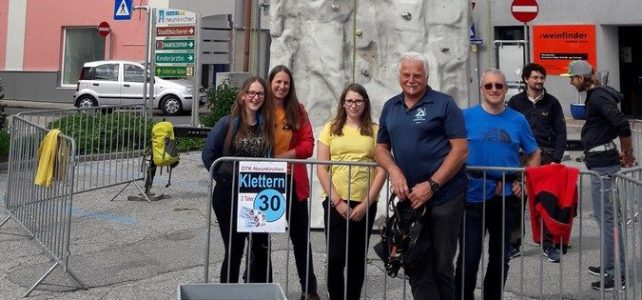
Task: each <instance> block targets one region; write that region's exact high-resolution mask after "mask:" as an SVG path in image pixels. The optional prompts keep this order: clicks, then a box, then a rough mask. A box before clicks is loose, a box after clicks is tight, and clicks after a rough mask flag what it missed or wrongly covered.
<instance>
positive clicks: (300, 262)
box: [250, 175, 317, 294]
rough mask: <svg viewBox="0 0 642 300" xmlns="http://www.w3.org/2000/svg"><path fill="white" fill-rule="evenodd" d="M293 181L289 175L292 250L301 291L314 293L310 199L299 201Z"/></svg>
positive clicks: (315, 288) (315, 287)
mask: <svg viewBox="0 0 642 300" xmlns="http://www.w3.org/2000/svg"><path fill="white" fill-rule="evenodd" d="M292 183H293V182H290V175H288V180H287V187H286V191H287V204H288V206H287V210H286V213H285V214H286V217H287V220H288V230H289V233H290V240H291V241H292V250H293V252H294V261H295V264H296V270H297V273H298V274H299V283H300V284H301V291H305V293H308V294H312V293H316V292H317V277H316V275H314V266H313V264H312V244H310V241H309V238H308V224H309V223H310V217H309V216H308V200H307V199H306V200H305V201H299V200H298V199H297V196H296V190H295V189H294V188H292V189H291V190H290V186H292ZM290 191H292V192H290ZM306 256H307V259H306ZM268 260H269V261H270V262H269V266H270V268H269V270H268V273H269V277H268V280H269V282H272V268H271V266H272V260H271V258H268ZM250 268H251V269H254V268H255V266H254V262H251V264H250ZM306 275H307V276H306ZM306 287H307V288H306Z"/></svg>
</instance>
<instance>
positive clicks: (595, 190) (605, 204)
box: [590, 165, 624, 275]
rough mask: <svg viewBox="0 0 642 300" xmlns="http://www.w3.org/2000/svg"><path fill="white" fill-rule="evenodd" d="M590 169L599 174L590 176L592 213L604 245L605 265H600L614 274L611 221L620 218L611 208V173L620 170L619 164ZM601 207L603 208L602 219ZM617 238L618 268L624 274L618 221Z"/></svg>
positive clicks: (608, 272) (620, 228)
mask: <svg viewBox="0 0 642 300" xmlns="http://www.w3.org/2000/svg"><path fill="white" fill-rule="evenodd" d="M590 170H591V171H594V172H597V173H598V174H600V177H599V178H598V177H596V176H591V198H592V199H593V214H594V215H595V220H596V221H597V224H598V225H599V226H600V232H601V233H603V234H600V236H601V244H603V245H604V252H603V253H602V255H603V258H604V263H605V265H603V266H602V269H603V270H604V271H603V272H606V273H607V274H609V275H615V249H614V244H615V243H614V234H613V233H614V228H613V221H614V218H615V217H617V218H618V219H619V218H621V215H620V213H619V212H618V213H617V216H616V214H615V210H614V208H613V198H612V197H613V195H612V192H613V188H614V187H613V183H614V178H613V174H615V173H617V172H618V171H620V166H619V165H613V166H608V167H594V168H591V169H590ZM600 181H601V182H602V187H603V189H604V200H602V194H601V192H600ZM602 209H603V210H604V219H602ZM617 224H618V226H617V240H618V241H619V244H620V245H619V246H618V247H619V249H620V251H619V252H620V253H619V255H620V270H621V271H622V273H621V274H624V251H623V250H624V244H623V242H622V227H621V224H620V223H617Z"/></svg>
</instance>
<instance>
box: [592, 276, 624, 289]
mask: <svg viewBox="0 0 642 300" xmlns="http://www.w3.org/2000/svg"><path fill="white" fill-rule="evenodd" d="M598 274H599V273H598ZM625 283H626V282H625V277H624V276H622V288H625V287H626V284H625ZM614 287H615V278H614V277H613V276H611V275H607V276H605V277H604V290H605V291H612V290H613V288H614ZM591 288H592V289H594V290H598V291H599V290H600V282H599V281H596V282H593V283H591Z"/></svg>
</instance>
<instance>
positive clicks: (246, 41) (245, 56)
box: [243, 0, 253, 72]
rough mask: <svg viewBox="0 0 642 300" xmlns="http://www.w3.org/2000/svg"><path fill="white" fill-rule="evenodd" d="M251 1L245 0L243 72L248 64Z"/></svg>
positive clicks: (247, 68) (247, 67)
mask: <svg viewBox="0 0 642 300" xmlns="http://www.w3.org/2000/svg"><path fill="white" fill-rule="evenodd" d="M252 2H253V0H245V22H244V23H245V24H244V26H245V39H244V45H243V72H248V71H249V65H250V35H251V33H252V30H251V29H252Z"/></svg>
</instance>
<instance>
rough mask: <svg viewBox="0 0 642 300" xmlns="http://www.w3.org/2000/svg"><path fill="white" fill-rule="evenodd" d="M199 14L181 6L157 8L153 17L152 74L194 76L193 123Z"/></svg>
mask: <svg viewBox="0 0 642 300" xmlns="http://www.w3.org/2000/svg"><path fill="white" fill-rule="evenodd" d="M198 20H199V15H198V14H197V13H195V12H191V11H187V10H181V9H157V10H156V13H155V20H154V30H153V32H154V39H153V40H154V42H155V45H156V46H155V47H154V49H153V50H154V55H152V57H153V58H154V66H155V70H154V75H156V76H159V77H188V76H191V77H192V79H193V87H192V121H191V123H192V126H196V125H198V107H199V101H200V84H199V79H200V78H199V76H198V67H199V62H198V53H199V51H198V40H199V38H198V28H200V27H199V22H198Z"/></svg>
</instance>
